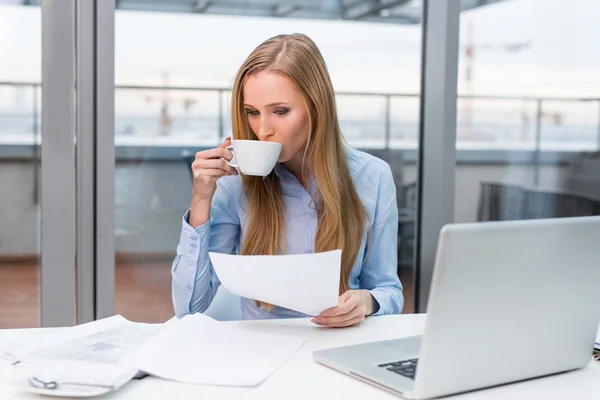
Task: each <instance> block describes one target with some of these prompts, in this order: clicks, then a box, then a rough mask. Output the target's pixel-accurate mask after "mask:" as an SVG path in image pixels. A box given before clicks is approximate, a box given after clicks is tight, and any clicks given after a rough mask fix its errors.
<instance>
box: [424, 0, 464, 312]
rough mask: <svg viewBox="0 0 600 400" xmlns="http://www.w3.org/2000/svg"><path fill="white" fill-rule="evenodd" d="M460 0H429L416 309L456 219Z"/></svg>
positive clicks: (426, 19) (425, 5)
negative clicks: (443, 233)
mask: <svg viewBox="0 0 600 400" xmlns="http://www.w3.org/2000/svg"><path fill="white" fill-rule="evenodd" d="M459 27H460V0H435V1H434V0H425V1H424V2H423V26H422V29H423V36H422V54H421V57H422V64H421V107H420V113H421V116H420V141H419V164H418V179H417V186H418V194H417V223H416V238H417V240H416V268H415V270H416V272H415V310H416V312H426V311H427V301H428V298H429V289H430V286H431V279H432V277H433V267H434V263H435V256H436V251H437V243H438V238H439V232H440V229H441V228H442V227H443V226H444V225H446V224H449V223H452V222H453V220H454V192H455V169H456V102H457V80H458V38H459Z"/></svg>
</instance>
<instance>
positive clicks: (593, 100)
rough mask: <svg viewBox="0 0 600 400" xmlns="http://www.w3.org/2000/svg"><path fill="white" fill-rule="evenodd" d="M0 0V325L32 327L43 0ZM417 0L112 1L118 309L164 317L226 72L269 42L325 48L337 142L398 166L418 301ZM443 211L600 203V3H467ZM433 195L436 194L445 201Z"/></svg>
mask: <svg viewBox="0 0 600 400" xmlns="http://www.w3.org/2000/svg"><path fill="white" fill-rule="evenodd" d="M39 3H40V2H39V0H38V1H27V0H18V1H17V0H15V1H3V0H0V187H1V188H2V195H1V196H0V328H6V327H29V326H39V324H40V322H39V321H40V316H39V298H40V297H39V296H40V293H39V292H40V282H39V256H40V235H39V232H40V228H39V227H40V215H41V212H42V211H41V210H40V192H39V185H40V176H41V174H40V144H41V141H42V139H43V132H42V131H41V91H42V90H43V89H42V84H41V11H40V7H39ZM422 8H423V4H422V1H419V0H400V1H389V0H387V1H385V0H381V1H366V0H326V1H325V0H323V1H310V0H306V1H302V0H251V1H239V0H215V1H167V0H163V1H152V0H120V1H117V11H116V15H115V22H116V38H115V40H116V41H115V77H116V85H115V89H114V94H115V132H114V134H115V154H116V158H115V163H116V175H115V188H116V193H115V194H116V195H115V199H114V201H115V207H116V215H115V224H116V229H115V232H114V235H115V243H116V254H115V261H116V277H115V279H116V280H115V302H116V306H115V307H116V309H115V312H116V313H120V314H122V315H124V316H125V317H126V318H129V319H131V320H135V321H148V322H161V321H164V320H166V319H167V318H169V317H171V316H172V315H173V309H172V305H171V281H170V267H171V261H172V260H173V257H174V255H175V249H176V246H177V243H178V241H179V232H180V228H181V217H182V215H183V214H184V212H185V211H186V209H187V208H188V207H189V202H190V193H191V185H192V182H191V174H190V171H189V167H190V159H191V157H193V155H194V154H195V152H196V151H199V150H201V149H203V148H206V147H213V146H215V145H218V144H219V143H220V142H221V141H222V139H223V138H225V137H227V136H229V135H230V126H231V121H230V91H229V90H230V88H231V85H232V82H233V79H234V76H235V73H236V71H237V68H238V67H239V65H240V64H241V63H242V61H243V60H244V59H245V57H246V56H247V55H248V53H249V52H250V51H252V49H253V48H254V47H256V46H257V45H258V44H259V43H261V42H262V41H263V40H265V39H267V38H269V37H271V36H274V35H276V34H279V33H292V32H302V33H305V34H307V35H309V36H310V37H311V38H312V39H313V40H314V41H315V42H316V43H317V45H318V46H319V47H320V49H321V51H322V53H323V56H324V57H325V60H326V62H327V65H328V68H329V71H330V74H331V77H332V80H333V84H334V88H335V89H336V92H337V98H336V101H337V105H338V109H339V118H340V123H341V126H342V131H343V134H344V136H345V138H346V140H347V142H348V143H349V144H350V145H352V146H354V147H356V148H359V149H362V150H365V151H367V152H370V153H372V154H374V155H376V156H378V157H381V158H383V159H385V160H386V161H387V162H388V163H389V164H390V165H391V167H392V170H393V172H394V176H395V179H396V186H397V187H396V189H397V197H398V212H399V216H400V219H399V220H400V224H399V237H398V255H399V263H398V274H399V276H400V278H401V280H402V283H403V285H404V288H405V298H406V306H405V309H404V312H409V313H410V312H413V302H412V300H413V286H414V284H413V276H414V253H413V250H414V248H415V240H414V232H415V212H416V204H417V203H416V197H415V196H416V187H417V186H416V185H417V184H418V182H416V176H417V162H418V146H419V100H420V93H419V90H420V79H421V76H420V75H421V45H422V43H421V29H422V27H421V14H422ZM461 8H462V12H461V21H460V44H459V76H458V93H459V97H458V114H457V141H456V150H457V154H456V170H455V179H456V195H455V199H454V201H455V221H456V222H475V221H487V220H502V219H526V218H542V217H561V216H575V215H592V214H600V152H599V150H600V46H598V44H597V38H598V37H600V25H599V24H598V23H597V16H598V15H600V2H598V1H596V0H571V1H569V2H566V1H564V0H494V1H490V0H488V1H485V0H479V1H478V0H469V1H467V0H463V1H462V2H461ZM441 201H443V199H442V200H441Z"/></svg>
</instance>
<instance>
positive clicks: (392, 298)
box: [369, 287, 404, 315]
mask: <svg viewBox="0 0 600 400" xmlns="http://www.w3.org/2000/svg"><path fill="white" fill-rule="evenodd" d="M369 293H371V295H372V296H373V298H374V299H375V301H376V302H377V303H378V304H379V310H377V311H375V312H374V313H373V314H371V315H387V314H400V312H402V307H403V306H404V297H403V296H402V294H401V293H400V295H399V296H400V298H398V296H397V295H395V293H393V292H392V291H391V290H389V289H387V288H383V287H381V288H374V289H371V290H369ZM376 308H377V307H376V306H375V309H376Z"/></svg>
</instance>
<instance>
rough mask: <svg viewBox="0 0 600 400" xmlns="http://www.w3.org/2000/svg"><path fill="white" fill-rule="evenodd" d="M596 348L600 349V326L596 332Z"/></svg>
mask: <svg viewBox="0 0 600 400" xmlns="http://www.w3.org/2000/svg"><path fill="white" fill-rule="evenodd" d="M594 348H596V349H598V350H600V326H599V327H598V333H597V334H596V344H595V345H594Z"/></svg>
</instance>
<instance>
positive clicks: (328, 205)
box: [172, 34, 404, 327]
mask: <svg viewBox="0 0 600 400" xmlns="http://www.w3.org/2000/svg"><path fill="white" fill-rule="evenodd" d="M232 131H233V135H234V139H254V140H263V141H274V142H278V143H281V144H282V150H281V154H280V156H279V160H278V163H277V165H276V166H275V169H274V170H273V172H271V174H270V175H268V176H267V177H266V178H262V177H256V176H246V175H243V176H240V175H238V172H237V170H236V169H234V168H232V167H231V166H229V165H228V164H227V163H226V162H225V160H231V158H232V154H231V152H230V151H228V150H226V148H227V146H229V145H230V140H229V139H226V140H225V141H224V142H223V143H222V144H221V145H220V146H219V147H218V148H214V149H210V150H206V151H202V152H199V153H197V154H196V158H195V161H194V162H193V164H192V170H193V175H194V182H193V193H192V204H191V207H190V209H189V210H188V212H187V213H186V214H185V216H184V218H183V224H182V232H181V238H180V242H179V246H178V248H177V256H176V258H175V260H174V262H173V268H172V284H173V303H174V308H175V313H176V315H177V316H178V317H182V316H183V315H185V314H189V313H195V312H203V311H205V310H206V309H207V308H208V306H209V305H210V303H211V301H212V299H213V297H214V296H215V294H216V291H217V289H218V287H219V285H220V282H219V280H218V277H217V276H216V274H215V272H214V270H213V268H212V266H211V263H210V259H209V257H208V252H209V251H212V252H220V253H231V252H236V253H238V254H244V255H273V254H299V253H313V252H322V251H328V250H334V249H342V265H341V276H340V294H341V295H340V297H339V304H338V306H336V307H334V308H332V309H329V310H326V311H324V312H323V313H321V315H318V316H316V317H315V318H313V320H312V321H313V322H314V323H316V324H319V325H323V326H329V327H343V326H351V325H355V324H357V323H359V322H361V321H362V320H364V318H365V317H366V316H368V315H373V314H397V313H400V312H401V310H402V306H403V304H404V299H403V296H402V286H401V284H400V280H399V279H398V276H397V273H396V268H397V251H396V243H397V229H398V211H397V205H396V190H395V186H394V181H393V177H392V173H391V170H390V168H389V166H388V165H387V164H386V163H385V162H383V161H382V160H380V159H378V158H376V157H373V156H370V155H368V154H366V153H363V152H360V151H357V150H354V149H351V148H350V147H348V146H346V145H345V144H344V140H343V138H342V134H341V132H340V128H339V124H338V119H337V112H336V107H335V95H334V91H333V87H332V84H331V80H330V77H329V73H328V71H327V67H326V65H325V61H324V60H323V57H322V56H321V53H320V51H319V50H318V48H317V46H316V45H315V44H314V42H313V41H312V40H311V39H309V38H308V37H307V36H305V35H302V34H293V35H279V36H276V37H273V38H271V39H269V40H267V41H265V42H264V43H262V44H261V45H260V46H258V47H257V48H256V49H255V50H254V51H253V52H252V53H251V54H250V55H249V56H248V58H247V59H246V61H245V62H244V64H243V65H242V66H241V68H240V69H239V71H238V74H237V77H236V80H235V83H234V86H233V92H232ZM307 295H309V294H308V293H307ZM241 307H242V314H243V317H244V318H245V319H259V318H291V317H303V316H305V315H303V314H300V313H298V312H295V311H292V310H288V309H284V308H281V307H277V306H273V305H271V304H264V303H259V302H257V301H254V300H251V299H242V304H241Z"/></svg>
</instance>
